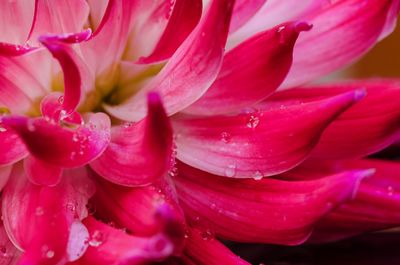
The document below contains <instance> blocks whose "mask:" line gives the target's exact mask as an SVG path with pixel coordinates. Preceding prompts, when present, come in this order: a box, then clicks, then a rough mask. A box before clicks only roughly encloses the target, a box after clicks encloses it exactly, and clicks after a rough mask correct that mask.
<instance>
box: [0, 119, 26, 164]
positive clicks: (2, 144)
mask: <svg viewBox="0 0 400 265" xmlns="http://www.w3.org/2000/svg"><path fill="white" fill-rule="evenodd" d="M0 126H1V123H0ZM27 154H28V152H27V150H26V148H25V145H24V143H23V142H22V141H21V140H20V139H19V137H18V135H17V134H16V133H14V132H12V131H9V130H6V129H4V128H3V127H0V166H4V165H9V164H13V163H15V162H17V161H18V160H21V159H22V158H24V157H25V156H26V155H27Z"/></svg>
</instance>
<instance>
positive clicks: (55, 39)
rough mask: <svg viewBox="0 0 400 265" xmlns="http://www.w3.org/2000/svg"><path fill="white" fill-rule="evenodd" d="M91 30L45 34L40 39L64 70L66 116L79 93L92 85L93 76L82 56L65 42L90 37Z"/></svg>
mask: <svg viewBox="0 0 400 265" xmlns="http://www.w3.org/2000/svg"><path fill="white" fill-rule="evenodd" d="M90 35H91V30H86V31H83V32H81V33H77V34H69V35H62V36H59V35H45V36H41V37H40V41H41V42H42V43H43V44H44V45H45V46H46V48H47V49H48V50H49V51H50V52H51V53H52V54H53V56H54V57H55V58H56V59H57V60H58V61H59V63H60V65H61V68H62V69H63V72H64V96H63V99H62V107H63V111H64V114H63V116H66V115H68V114H71V113H72V112H73V111H75V109H76V107H77V106H78V104H79V102H80V99H81V93H82V92H83V91H88V90H89V89H90V88H91V86H92V85H93V84H92V83H93V80H92V79H93V77H92V76H91V73H90V71H89V69H88V68H87V65H86V64H85V62H84V61H83V60H82V58H81V57H80V56H79V55H78V54H77V53H76V52H75V51H74V50H73V49H72V47H69V46H68V45H66V44H65V43H76V42H81V41H85V40H87V39H88V38H90Z"/></svg>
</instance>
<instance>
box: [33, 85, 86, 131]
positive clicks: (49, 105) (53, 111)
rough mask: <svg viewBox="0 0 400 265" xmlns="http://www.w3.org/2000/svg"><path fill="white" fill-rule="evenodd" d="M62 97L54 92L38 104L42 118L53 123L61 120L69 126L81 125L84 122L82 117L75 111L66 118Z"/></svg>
mask: <svg viewBox="0 0 400 265" xmlns="http://www.w3.org/2000/svg"><path fill="white" fill-rule="evenodd" d="M63 103H64V96H63V94H61V93H58V92H54V93H51V94H48V95H47V96H45V97H44V98H43V99H42V101H41V102H40V112H41V113H42V116H43V117H45V118H48V119H50V120H52V121H54V122H59V121H60V120H62V121H63V122H66V123H71V124H77V125H79V124H83V123H84V121H83V119H82V116H81V115H80V114H79V112H77V111H73V112H72V113H71V114H69V115H68V116H65V115H66V114H65V110H64V107H63Z"/></svg>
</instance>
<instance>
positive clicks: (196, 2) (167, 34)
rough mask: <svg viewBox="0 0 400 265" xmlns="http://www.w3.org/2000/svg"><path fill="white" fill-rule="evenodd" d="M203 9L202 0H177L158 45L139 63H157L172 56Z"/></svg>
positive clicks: (195, 23)
mask: <svg viewBox="0 0 400 265" xmlns="http://www.w3.org/2000/svg"><path fill="white" fill-rule="evenodd" d="M201 11H202V1H201V0H176V1H175V3H174V6H173V9H172V13H171V16H170V17H169V20H168V24H167V25H166V28H165V30H164V32H163V34H162V36H161V37H160V39H159V40H158V43H157V45H156V47H155V48H154V50H153V51H152V53H151V54H150V55H148V56H146V57H141V58H139V60H138V63H140V64H148V63H155V62H159V61H163V60H166V59H168V58H170V57H171V56H172V55H173V54H174V52H175V51H176V49H178V47H179V46H180V45H181V43H182V42H183V41H184V40H185V39H186V37H187V36H188V35H189V34H190V32H191V31H192V30H193V29H194V27H195V26H196V25H197V23H198V22H199V19H200V17H201ZM154 20H155V19H154ZM155 21H156V22H158V21H157V20H155ZM158 26H159V25H158ZM143 34H146V32H144V33H143Z"/></svg>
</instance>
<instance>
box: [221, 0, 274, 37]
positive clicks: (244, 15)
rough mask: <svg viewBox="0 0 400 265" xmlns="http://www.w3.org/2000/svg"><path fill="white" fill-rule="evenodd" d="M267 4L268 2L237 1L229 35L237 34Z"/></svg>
mask: <svg viewBox="0 0 400 265" xmlns="http://www.w3.org/2000/svg"><path fill="white" fill-rule="evenodd" d="M265 2H267V0H250V1H249V0H236V1H235V7H234V8H233V15H232V21H231V25H230V28H229V33H232V32H235V31H236V30H237V29H238V28H240V27H241V26H243V25H244V24H245V23H246V22H247V21H249V20H250V19H251V18H252V17H253V16H254V15H255V14H256V13H257V11H259V10H260V8H261V7H262V6H263V5H264V4H265Z"/></svg>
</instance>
